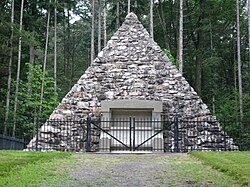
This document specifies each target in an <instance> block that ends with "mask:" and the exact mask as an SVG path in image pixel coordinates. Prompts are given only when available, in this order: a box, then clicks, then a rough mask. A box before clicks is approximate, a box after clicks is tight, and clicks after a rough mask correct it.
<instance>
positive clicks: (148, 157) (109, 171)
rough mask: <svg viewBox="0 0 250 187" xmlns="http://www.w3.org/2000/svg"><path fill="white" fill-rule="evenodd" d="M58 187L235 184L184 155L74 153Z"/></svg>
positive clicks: (152, 186) (151, 186)
mask: <svg viewBox="0 0 250 187" xmlns="http://www.w3.org/2000/svg"><path fill="white" fill-rule="evenodd" d="M67 165H68V166H67V168H68V169H67V172H68V173H69V175H70V177H71V180H69V181H67V182H66V183H64V184H62V185H61V186H77V187H82V186H98V187H99V186H104V187H113V186H117V187H137V186H138V187H147V186H148V187H149V186H150V187H154V186H155V187H157V186H237V185H236V184H234V181H232V180H231V179H230V178H228V177H227V176H225V175H223V174H222V173H220V172H217V171H215V170H213V169H211V168H209V167H207V166H204V165H202V164H201V163H200V162H199V161H197V160H195V159H193V158H191V157H190V156H189V155H187V154H141V155H133V154H127V155H126V154H76V155H74V162H68V163H67Z"/></svg>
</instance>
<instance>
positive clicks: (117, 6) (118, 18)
mask: <svg viewBox="0 0 250 187" xmlns="http://www.w3.org/2000/svg"><path fill="white" fill-rule="evenodd" d="M119 27H120V3H119V1H117V3H116V29H118V28H119Z"/></svg>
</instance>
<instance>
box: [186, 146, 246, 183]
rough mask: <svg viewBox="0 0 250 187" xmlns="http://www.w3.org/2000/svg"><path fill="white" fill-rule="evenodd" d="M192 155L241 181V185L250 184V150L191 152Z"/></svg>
mask: <svg viewBox="0 0 250 187" xmlns="http://www.w3.org/2000/svg"><path fill="white" fill-rule="evenodd" d="M190 154H191V155H192V156H195V157H196V158H198V159H200V160H202V161H203V162H204V164H206V165H209V166H211V167H212V168H214V169H216V170H218V171H221V172H223V173H225V174H226V175H228V176H230V177H232V178H233V179H235V180H237V181H239V183H240V184H241V185H244V186H248V185H250V152H249V151H247V152H239V151H234V152H191V153H190Z"/></svg>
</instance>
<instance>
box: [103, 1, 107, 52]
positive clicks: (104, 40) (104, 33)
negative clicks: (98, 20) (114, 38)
mask: <svg viewBox="0 0 250 187" xmlns="http://www.w3.org/2000/svg"><path fill="white" fill-rule="evenodd" d="M103 4H104V7H103V43H104V47H106V45H107V27H106V24H107V1H106V0H104V3H103Z"/></svg>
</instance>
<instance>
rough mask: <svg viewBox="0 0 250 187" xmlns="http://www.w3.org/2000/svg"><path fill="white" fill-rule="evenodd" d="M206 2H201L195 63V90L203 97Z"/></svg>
mask: <svg viewBox="0 0 250 187" xmlns="http://www.w3.org/2000/svg"><path fill="white" fill-rule="evenodd" d="M204 11H205V2H204V1H203V0H200V1H199V17H198V24H197V26H198V27H197V34H196V35H197V37H196V39H195V41H193V42H194V43H195V46H196V51H197V52H196V61H195V71H196V72H195V88H196V92H197V93H198V94H199V95H201V76H202V74H201V73H202V62H203V51H204V45H203V40H204V38H203V32H204V31H203V21H204V16H205V13H204Z"/></svg>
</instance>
